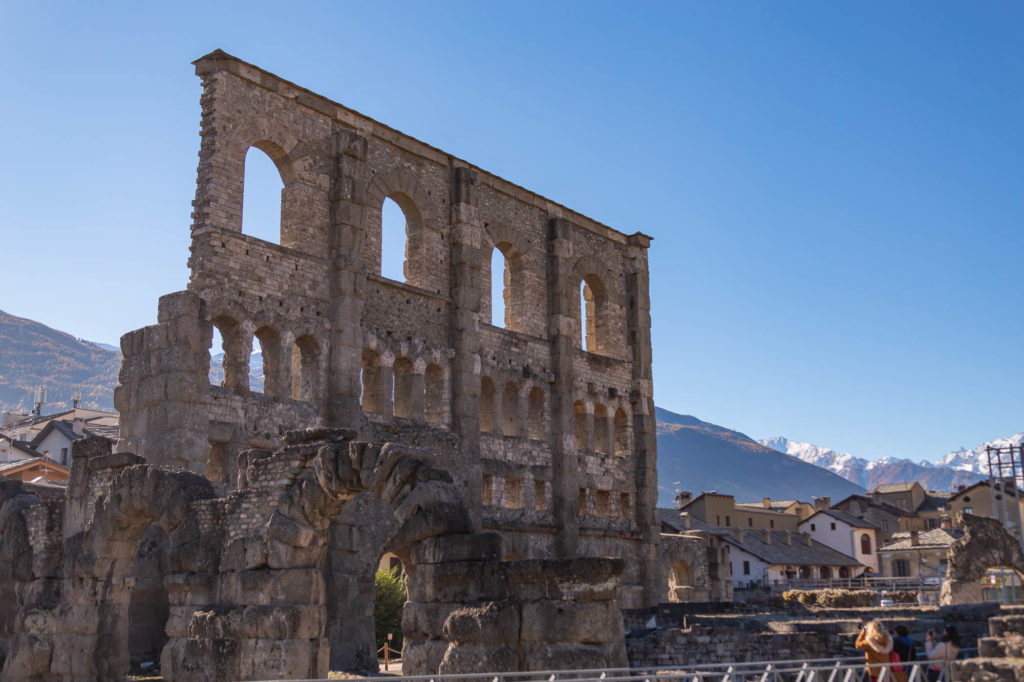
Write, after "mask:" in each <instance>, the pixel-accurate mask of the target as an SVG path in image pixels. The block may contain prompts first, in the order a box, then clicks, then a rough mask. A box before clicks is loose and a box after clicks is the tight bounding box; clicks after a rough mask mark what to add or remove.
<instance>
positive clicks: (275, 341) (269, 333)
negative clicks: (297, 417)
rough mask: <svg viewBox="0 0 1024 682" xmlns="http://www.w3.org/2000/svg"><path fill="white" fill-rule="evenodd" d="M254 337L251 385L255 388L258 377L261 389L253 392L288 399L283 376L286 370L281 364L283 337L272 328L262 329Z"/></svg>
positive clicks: (250, 370)
mask: <svg viewBox="0 0 1024 682" xmlns="http://www.w3.org/2000/svg"><path fill="white" fill-rule="evenodd" d="M254 337H255V338H254V339H253V342H252V354H251V355H250V356H249V385H250V386H253V385H254V384H255V383H256V382H257V375H258V381H259V384H260V388H258V389H257V388H253V389H252V390H254V391H257V390H258V391H260V392H262V393H266V394H267V395H272V396H274V397H275V398H286V397H288V391H287V390H285V388H284V385H283V384H284V379H283V378H282V376H281V373H282V371H283V370H284V367H283V366H282V363H281V336H280V335H279V334H278V333H277V331H276V330H275V329H273V328H271V327H260V328H259V329H257V330H256V333H255V335H254ZM257 369H258V370H259V371H257Z"/></svg>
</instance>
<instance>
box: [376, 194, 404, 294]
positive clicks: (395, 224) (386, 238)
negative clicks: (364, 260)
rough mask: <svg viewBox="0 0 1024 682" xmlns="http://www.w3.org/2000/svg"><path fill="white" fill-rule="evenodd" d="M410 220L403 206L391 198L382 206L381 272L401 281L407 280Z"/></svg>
mask: <svg viewBox="0 0 1024 682" xmlns="http://www.w3.org/2000/svg"><path fill="white" fill-rule="evenodd" d="M407 225H408V220H407V218H406V215H405V212H404V211H403V210H402V207H401V206H399V205H398V203H397V202H396V201H395V200H394V199H391V198H387V199H385V200H384V204H383V205H382V206H381V207H380V274H381V277H387V278H388V279H393V280H396V281H399V282H404V281H406V267H405V265H406V255H407V254H406V242H407V241H408V231H407Z"/></svg>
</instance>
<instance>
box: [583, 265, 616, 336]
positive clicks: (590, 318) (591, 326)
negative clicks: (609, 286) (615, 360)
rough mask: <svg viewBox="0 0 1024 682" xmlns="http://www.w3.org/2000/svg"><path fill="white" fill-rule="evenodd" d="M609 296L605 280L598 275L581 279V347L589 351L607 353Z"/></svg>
mask: <svg viewBox="0 0 1024 682" xmlns="http://www.w3.org/2000/svg"><path fill="white" fill-rule="evenodd" d="M607 307H608V297H607V295H606V292H605V286H604V282H602V281H601V279H600V278H599V277H597V276H596V275H587V276H586V277H584V278H583V279H582V280H581V281H580V310H579V320H580V348H582V349H583V350H585V351H587V352H588V353H602V354H607V353H608V351H609V339H608V325H609V320H608V311H607Z"/></svg>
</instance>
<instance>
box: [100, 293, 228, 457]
mask: <svg viewBox="0 0 1024 682" xmlns="http://www.w3.org/2000/svg"><path fill="white" fill-rule="evenodd" d="M208 318H209V313H208V312H207V310H206V304H205V303H204V302H203V300H202V299H201V298H199V296H197V295H195V294H193V293H190V292H187V291H179V292H177V293H174V294H167V295H166V296H162V297H160V305H159V312H158V316H157V320H158V323H157V324H156V325H153V326H150V327H144V328H143V329H138V330H136V331H133V332H129V333H128V334H125V335H124V336H122V337H121V352H122V353H123V354H124V359H123V360H122V361H121V372H120V374H119V376H118V386H117V388H115V389H114V407H115V408H116V409H117V410H118V412H120V414H121V440H120V441H119V442H118V446H117V447H118V451H119V452H134V453H136V454H138V455H140V456H141V457H144V458H145V459H146V461H147V462H149V463H150V464H162V465H166V466H172V467H177V468H181V469H187V470H189V471H193V472H195V473H199V474H204V473H205V472H206V463H207V456H208V454H209V442H208V431H209V407H208V405H209V393H210V380H209V373H210V353H209V347H210V341H211V338H212V335H213V327H212V325H211V324H210V321H209V319H208Z"/></svg>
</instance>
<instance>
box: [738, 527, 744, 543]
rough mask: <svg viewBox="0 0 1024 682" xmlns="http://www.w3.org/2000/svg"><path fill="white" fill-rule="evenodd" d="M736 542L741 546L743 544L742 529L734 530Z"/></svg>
mask: <svg viewBox="0 0 1024 682" xmlns="http://www.w3.org/2000/svg"><path fill="white" fill-rule="evenodd" d="M736 542H738V543H740V544H741V545H742V544H743V529H742V528H737V529H736Z"/></svg>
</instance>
